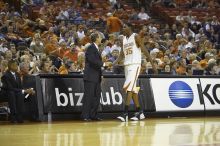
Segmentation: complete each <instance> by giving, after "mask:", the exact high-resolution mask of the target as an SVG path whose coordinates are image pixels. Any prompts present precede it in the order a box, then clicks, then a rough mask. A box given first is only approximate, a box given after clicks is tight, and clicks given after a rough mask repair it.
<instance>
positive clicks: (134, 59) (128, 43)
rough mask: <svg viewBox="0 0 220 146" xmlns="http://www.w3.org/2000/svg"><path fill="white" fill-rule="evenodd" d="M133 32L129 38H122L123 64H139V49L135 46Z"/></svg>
mask: <svg viewBox="0 0 220 146" xmlns="http://www.w3.org/2000/svg"><path fill="white" fill-rule="evenodd" d="M135 35H136V33H133V34H132V35H131V36H130V37H129V38H127V37H126V36H124V38H123V52H124V56H125V59H124V65H131V64H141V49H140V48H138V47H137V45H136V42H135Z"/></svg>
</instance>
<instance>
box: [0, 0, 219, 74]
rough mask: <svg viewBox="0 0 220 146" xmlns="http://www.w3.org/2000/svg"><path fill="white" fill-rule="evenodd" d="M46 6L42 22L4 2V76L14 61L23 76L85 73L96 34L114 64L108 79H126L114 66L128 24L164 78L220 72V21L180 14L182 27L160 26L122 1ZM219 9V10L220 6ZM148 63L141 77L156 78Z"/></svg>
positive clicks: (0, 65)
mask: <svg viewBox="0 0 220 146" xmlns="http://www.w3.org/2000/svg"><path fill="white" fill-rule="evenodd" d="M96 1H98V0H96ZM194 1H195V4H193V7H203V8H205V7H206V6H207V7H208V6H210V3H211V1H209V3H208V2H207V1H204V0H193V2H194ZM42 2H43V3H40V5H39V6H40V9H39V14H38V17H37V18H30V16H29V15H28V13H27V12H26V11H25V10H26V9H25V5H26V4H23V7H22V8H23V11H22V12H21V13H20V12H17V11H15V10H14V9H13V7H10V6H9V4H7V3H5V2H2V1H1V2H0V56H1V58H0V70H1V72H0V73H1V75H2V74H4V72H5V71H6V70H7V62H8V61H9V60H11V59H15V60H17V62H18V63H19V66H20V69H19V70H20V74H21V76H24V75H27V74H32V75H37V74H68V73H75V72H78V73H83V69H84V52H85V50H86V48H87V47H88V45H89V44H90V38H89V36H90V34H92V33H93V32H98V33H99V34H101V35H102V37H103V41H102V42H103V43H102V46H100V48H102V52H101V54H102V57H103V60H104V62H106V63H107V64H108V67H107V68H105V69H106V70H105V72H104V73H106V74H121V73H123V68H122V66H120V65H119V66H112V65H111V64H112V63H113V62H114V61H115V60H116V58H117V57H118V55H119V52H120V51H121V38H122V33H121V30H122V27H123V24H125V23H126V24H129V25H131V27H133V28H134V32H136V33H138V34H140V35H141V36H142V39H143V41H144V42H145V45H146V48H148V51H149V52H150V55H151V57H152V59H153V60H154V63H155V65H156V66H157V69H158V71H159V74H160V73H166V74H172V75H192V74H193V71H194V70H202V71H203V73H202V74H206V75H217V74H219V72H220V51H219V49H220V22H219V17H216V16H210V15H209V14H207V16H206V19H204V21H198V20H196V17H194V16H193V14H192V12H191V11H189V12H188V14H187V15H184V14H181V13H180V15H178V17H176V22H175V23H173V24H172V25H168V24H166V23H164V22H163V23H161V22H156V21H155V22H154V21H153V20H152V19H153V17H152V16H149V15H148V14H147V12H146V11H145V9H144V8H141V9H138V10H136V9H134V8H132V7H130V6H128V5H126V2H125V1H121V0H114V1H105V2H103V3H93V2H92V0H91V1H86V2H85V1H83V0H79V1H77V2H72V1H56V2H47V3H46V2H45V1H42ZM161 2H163V4H164V6H165V7H166V6H167V5H168V6H170V4H171V3H169V4H167V2H172V4H175V5H176V3H175V2H174V1H172V0H170V1H166V0H161V1H152V4H159V3H161ZM213 3H217V1H216V2H215V1H213ZM39 6H38V7H39ZM214 6H215V7H217V6H218V7H219V3H218V5H217V4H215V5H214ZM143 20H144V22H148V23H142V24H141V27H136V25H134V24H133V23H132V22H133V21H140V22H143ZM142 60H143V62H142V69H141V73H142V74H151V73H152V65H151V64H150V63H149V62H147V61H146V59H145V58H143V59H142ZM1 75H0V76H1Z"/></svg>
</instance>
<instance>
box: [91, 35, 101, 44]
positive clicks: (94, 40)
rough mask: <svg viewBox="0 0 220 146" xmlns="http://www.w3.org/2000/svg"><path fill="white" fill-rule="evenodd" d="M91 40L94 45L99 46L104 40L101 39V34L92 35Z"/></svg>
mask: <svg viewBox="0 0 220 146" xmlns="http://www.w3.org/2000/svg"><path fill="white" fill-rule="evenodd" d="M90 39H91V42H92V43H96V44H97V45H100V44H101V41H102V38H101V35H100V34H99V33H97V32H96V33H92V34H91V35H90Z"/></svg>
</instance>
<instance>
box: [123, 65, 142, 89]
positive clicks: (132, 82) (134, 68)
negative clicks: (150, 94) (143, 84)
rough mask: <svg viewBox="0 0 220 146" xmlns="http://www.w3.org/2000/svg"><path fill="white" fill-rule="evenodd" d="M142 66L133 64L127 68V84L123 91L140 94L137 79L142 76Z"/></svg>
mask: <svg viewBox="0 0 220 146" xmlns="http://www.w3.org/2000/svg"><path fill="white" fill-rule="evenodd" d="M140 70H141V65H140V64H132V65H126V66H125V83H124V86H123V89H124V90H125V91H126V92H128V91H131V92H134V93H138V92H139V89H140V88H139V87H137V86H136V84H137V79H138V76H139V74H140Z"/></svg>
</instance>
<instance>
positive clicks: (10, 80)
mask: <svg viewBox="0 0 220 146" xmlns="http://www.w3.org/2000/svg"><path fill="white" fill-rule="evenodd" d="M15 75H16V79H15V77H14V75H13V74H12V73H11V72H10V71H6V72H5V74H4V75H3V76H2V84H3V86H2V89H3V90H6V91H14V92H22V84H21V78H20V75H19V74H18V73H15Z"/></svg>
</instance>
